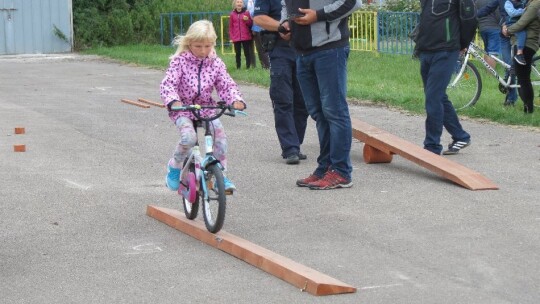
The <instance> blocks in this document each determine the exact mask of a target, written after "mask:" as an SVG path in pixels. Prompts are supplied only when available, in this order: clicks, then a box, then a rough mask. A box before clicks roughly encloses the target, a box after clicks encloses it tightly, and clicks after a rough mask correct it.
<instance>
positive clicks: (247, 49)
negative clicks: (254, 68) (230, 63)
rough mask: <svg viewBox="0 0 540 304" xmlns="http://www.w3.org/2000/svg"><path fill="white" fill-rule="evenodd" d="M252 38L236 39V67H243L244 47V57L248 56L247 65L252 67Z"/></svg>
mask: <svg viewBox="0 0 540 304" xmlns="http://www.w3.org/2000/svg"><path fill="white" fill-rule="evenodd" d="M251 44H252V43H251V40H246V41H236V42H234V53H235V54H236V68H237V69H239V68H241V67H242V48H243V49H244V57H245V58H246V67H247V68H248V69H249V68H250V67H251V56H252V54H251V53H252V52H253V50H252V49H251Z"/></svg>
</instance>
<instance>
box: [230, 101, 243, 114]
mask: <svg viewBox="0 0 540 304" xmlns="http://www.w3.org/2000/svg"><path fill="white" fill-rule="evenodd" d="M232 108H233V109H235V110H239V111H242V110H244V109H245V108H246V104H245V103H244V102H243V101H240V100H237V101H235V102H233V104H232Z"/></svg>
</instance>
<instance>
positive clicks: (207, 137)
mask: <svg viewBox="0 0 540 304" xmlns="http://www.w3.org/2000/svg"><path fill="white" fill-rule="evenodd" d="M203 109H216V112H215V114H214V115H213V116H209V117H203V116H201V110H203ZM171 110H172V111H191V112H192V113H193V114H194V115H195V117H196V118H197V120H196V121H194V127H195V131H197V128H198V127H201V126H204V129H205V133H204V142H205V145H204V158H203V157H202V156H201V150H200V146H199V140H198V139H197V141H196V143H195V146H194V147H193V148H192V149H191V153H190V154H189V156H188V157H187V158H186V160H185V161H184V165H183V167H182V173H181V175H180V187H179V188H178V193H179V194H180V196H181V197H182V205H183V207H184V213H185V214H186V217H187V218H188V219H190V220H192V219H195V218H196V217H197V214H198V212H199V204H200V201H201V199H202V205H203V217H204V223H205V225H206V229H208V231H210V232H211V233H216V232H218V231H219V230H221V228H222V227H223V223H224V221H225V209H226V203H227V198H226V195H227V194H232V192H228V193H226V191H225V182H224V178H223V165H222V164H221V162H220V161H219V160H218V159H217V158H216V157H215V156H214V152H213V145H214V139H213V136H212V133H211V132H210V122H211V121H213V120H216V119H218V118H219V117H221V116H222V115H228V116H236V114H244V115H245V113H244V112H242V111H237V110H233V109H232V107H231V106H228V105H226V103H225V102H224V101H220V102H218V103H217V106H201V105H188V106H182V107H172V108H171Z"/></svg>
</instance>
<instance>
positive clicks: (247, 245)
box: [146, 205, 356, 296]
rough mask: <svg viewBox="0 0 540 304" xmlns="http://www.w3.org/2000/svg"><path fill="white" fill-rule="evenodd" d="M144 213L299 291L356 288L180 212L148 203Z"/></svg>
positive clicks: (331, 291) (318, 292)
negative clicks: (214, 229)
mask: <svg viewBox="0 0 540 304" xmlns="http://www.w3.org/2000/svg"><path fill="white" fill-rule="evenodd" d="M146 214H147V215H148V216H150V217H153V218H155V219H156V220H158V221H161V222H163V223H165V224H167V225H169V226H171V227H173V228H175V229H177V230H179V231H182V232H184V233H185V234H187V235H189V236H192V237H194V238H196V239H198V240H200V241H202V242H204V243H206V244H208V245H210V246H213V247H215V248H217V249H219V250H221V251H224V252H226V253H228V254H230V255H232V256H235V257H237V258H239V259H241V260H243V261H245V262H247V263H249V264H251V265H253V266H255V267H257V268H259V269H261V270H264V271H266V272H268V273H269V274H272V275H274V276H276V277H278V278H280V279H282V280H284V281H285V282H288V283H290V284H292V285H294V286H296V287H297V288H300V290H301V291H307V292H309V293H310V294H312V295H316V296H323V295H333V294H341V293H353V292H356V288H354V287H352V286H350V285H347V284H345V283H343V282H340V281H338V280H336V279H334V278H332V277H329V276H327V275H325V274H323V273H320V272H318V271H316V270H314V269H311V268H309V267H306V266H304V265H301V264H298V263H296V262H294V261H293V260H290V259H288V258H286V257H283V256H281V255H279V254H276V253H274V252H272V251H270V250H268V249H265V248H263V247H261V246H258V245H256V244H253V243H251V242H249V241H246V240H244V239H241V238H239V237H237V236H235V235H232V234H230V233H227V232H225V231H223V230H221V231H220V232H218V233H216V234H212V233H210V232H208V230H206V227H205V225H204V223H203V222H201V221H198V220H188V219H187V218H186V217H185V216H184V213H183V212H180V211H178V210H173V209H167V208H161V207H156V206H151V205H149V206H148V207H147V209H146Z"/></svg>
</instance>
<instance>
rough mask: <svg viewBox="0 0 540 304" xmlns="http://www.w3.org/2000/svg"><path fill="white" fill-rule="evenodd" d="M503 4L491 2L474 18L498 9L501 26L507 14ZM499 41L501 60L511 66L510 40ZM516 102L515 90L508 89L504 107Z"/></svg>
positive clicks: (497, 1) (500, 0)
mask: <svg viewBox="0 0 540 304" xmlns="http://www.w3.org/2000/svg"><path fill="white" fill-rule="evenodd" d="M505 2H506V0H492V1H491V2H489V3H488V4H487V5H485V6H484V7H482V8H481V9H479V10H478V13H477V14H476V16H477V17H478V18H483V17H486V16H487V15H489V14H491V13H493V12H494V11H495V10H496V9H497V7H498V8H499V15H500V17H501V19H500V21H499V25H500V26H502V25H503V24H504V23H505V21H506V19H507V18H508V13H506V10H505V9H504V3H505ZM500 41H501V55H502V60H503V61H504V62H505V63H506V64H509V65H513V61H514V60H513V59H512V55H511V50H512V44H511V43H510V38H509V37H505V36H501V37H500ZM507 77H508V75H505V78H507ZM513 82H514V80H513V79H512V83H513ZM516 101H517V90H516V89H515V88H512V89H509V90H508V93H507V94H506V97H505V99H504V103H503V104H504V105H505V106H513V105H515V104H516Z"/></svg>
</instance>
